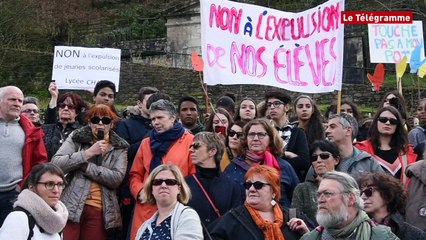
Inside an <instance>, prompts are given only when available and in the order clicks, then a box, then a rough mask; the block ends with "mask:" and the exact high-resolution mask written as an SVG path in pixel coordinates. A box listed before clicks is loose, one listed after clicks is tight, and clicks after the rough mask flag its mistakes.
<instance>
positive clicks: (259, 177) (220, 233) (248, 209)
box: [208, 165, 315, 240]
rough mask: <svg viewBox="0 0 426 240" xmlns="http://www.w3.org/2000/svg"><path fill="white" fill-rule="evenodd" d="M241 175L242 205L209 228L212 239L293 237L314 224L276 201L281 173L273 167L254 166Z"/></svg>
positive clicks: (299, 236)
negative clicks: (291, 213) (293, 213)
mask: <svg viewBox="0 0 426 240" xmlns="http://www.w3.org/2000/svg"><path fill="white" fill-rule="evenodd" d="M244 178H245V182H244V188H245V189H246V201H245V203H244V205H242V206H239V207H237V208H234V209H232V210H230V211H229V212H228V213H227V214H225V215H224V216H222V217H221V218H219V219H217V220H216V221H215V222H213V223H212V224H211V225H210V226H209V227H208V229H209V233H210V235H211V237H212V239H222V240H228V239H229V240H234V239H244V240H283V239H286V240H293V239H300V238H301V237H302V235H303V234H304V233H306V232H308V231H309V229H312V228H313V227H315V226H314V225H313V223H312V222H311V221H310V220H309V219H308V218H307V217H305V216H304V215H301V214H300V213H296V214H295V215H296V216H290V213H289V209H288V208H286V207H284V208H282V207H280V206H279V204H277V201H278V200H279V199H280V194H281V192H280V175H279V173H278V171H277V170H276V169H275V168H272V167H269V166H266V165H257V166H254V167H251V168H250V169H249V171H248V172H247V174H246V175H245V177H244ZM296 217H299V218H296ZM308 226H309V227H308Z"/></svg>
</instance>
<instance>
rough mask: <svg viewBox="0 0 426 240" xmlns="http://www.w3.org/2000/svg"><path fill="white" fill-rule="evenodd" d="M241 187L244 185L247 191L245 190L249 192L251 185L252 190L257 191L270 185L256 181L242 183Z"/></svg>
mask: <svg viewBox="0 0 426 240" xmlns="http://www.w3.org/2000/svg"><path fill="white" fill-rule="evenodd" d="M243 185H244V188H245V189H247V190H249V189H250V188H251V186H252V185H253V187H254V189H256V190H259V189H261V188H263V187H264V186H266V185H271V184H269V183H264V182H260V181H256V182H250V181H247V182H245V183H243Z"/></svg>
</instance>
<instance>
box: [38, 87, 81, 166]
mask: <svg viewBox="0 0 426 240" xmlns="http://www.w3.org/2000/svg"><path fill="white" fill-rule="evenodd" d="M86 108H87V105H86V103H85V102H84V101H83V100H82V99H81V97H80V95H78V94H75V93H65V94H64V95H62V96H61V97H60V98H59V99H58V102H57V105H56V103H55V108H54V110H52V111H53V119H52V117H49V114H50V115H52V113H48V112H49V111H50V110H49V109H50V108H48V110H47V112H46V121H45V124H44V125H42V128H43V132H44V137H43V140H44V145H45V146H46V150H47V156H48V159H49V161H51V159H52V157H53V155H55V153H56V151H58V149H59V148H60V147H61V145H62V143H63V142H65V140H66V139H67V137H68V135H69V134H70V133H71V132H72V131H74V130H76V129H78V128H80V127H81V126H82V125H81V124H80V123H79V122H78V117H77V116H78V115H79V114H80V113H81V112H82V111H83V110H84V109H86ZM56 109H58V118H57V119H56ZM49 118H50V119H49ZM46 123H48V124H46Z"/></svg>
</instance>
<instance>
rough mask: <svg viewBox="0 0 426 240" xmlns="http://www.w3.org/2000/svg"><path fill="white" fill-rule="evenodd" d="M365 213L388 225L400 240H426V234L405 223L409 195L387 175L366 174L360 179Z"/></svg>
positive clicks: (379, 222) (398, 183) (395, 180)
mask: <svg viewBox="0 0 426 240" xmlns="http://www.w3.org/2000/svg"><path fill="white" fill-rule="evenodd" d="M359 186H360V189H361V198H362V200H364V210H365V212H366V213H367V214H368V215H369V216H370V217H371V219H373V221H375V222H376V223H378V224H381V225H386V226H388V227H390V228H391V230H392V232H393V233H394V234H395V235H396V236H398V237H399V238H400V239H412V240H414V239H419V240H420V239H426V232H424V231H422V230H420V229H418V228H416V227H414V226H412V225H410V224H408V223H407V222H405V221H404V214H405V205H406V201H407V194H406V192H405V191H404V188H403V185H402V184H401V183H400V182H399V181H398V180H397V179H395V178H393V177H392V176H390V175H389V174H386V173H366V174H364V175H362V176H361V178H360V179H359Z"/></svg>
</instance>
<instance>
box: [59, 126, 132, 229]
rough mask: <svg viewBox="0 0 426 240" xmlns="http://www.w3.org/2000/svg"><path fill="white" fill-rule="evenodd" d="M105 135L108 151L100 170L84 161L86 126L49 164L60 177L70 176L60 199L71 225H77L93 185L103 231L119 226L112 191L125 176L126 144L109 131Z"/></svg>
mask: <svg viewBox="0 0 426 240" xmlns="http://www.w3.org/2000/svg"><path fill="white" fill-rule="evenodd" d="M109 135H110V143H111V147H110V149H109V150H108V151H107V153H106V154H105V156H104V157H102V163H101V166H97V165H96V164H95V163H94V159H89V160H85V159H84V153H83V152H84V151H85V150H86V149H88V148H89V147H90V146H91V145H92V144H93V142H92V132H91V129H90V127H89V126H85V127H83V128H80V129H77V130H75V131H74V132H72V133H71V135H70V136H69V137H68V138H67V140H66V141H65V142H64V143H63V144H62V146H61V148H60V149H59V150H58V152H57V153H56V154H55V155H54V156H53V158H52V162H53V163H55V164H57V165H58V166H59V167H60V168H62V170H63V171H64V173H66V174H67V173H68V174H70V175H72V180H71V181H70V182H69V183H68V186H67V187H66V188H65V189H64V191H63V193H62V196H61V201H62V202H63V203H64V204H65V205H66V206H67V208H68V211H69V217H68V219H69V220H70V221H72V222H77V223H78V222H80V216H81V213H82V211H83V208H84V205H85V202H86V199H87V197H88V196H89V194H90V185H91V183H92V181H94V182H96V183H98V184H99V185H100V187H101V192H102V210H103V215H104V220H105V229H109V228H116V227H120V226H121V216H120V208H119V205H118V200H117V195H116V189H117V188H118V186H119V185H120V183H121V182H122V181H123V178H124V174H125V173H126V167H127V149H128V147H129V144H128V143H127V142H126V141H125V140H124V139H122V138H121V137H119V136H118V135H117V134H116V133H114V132H113V131H112V130H111V131H110V132H109Z"/></svg>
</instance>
